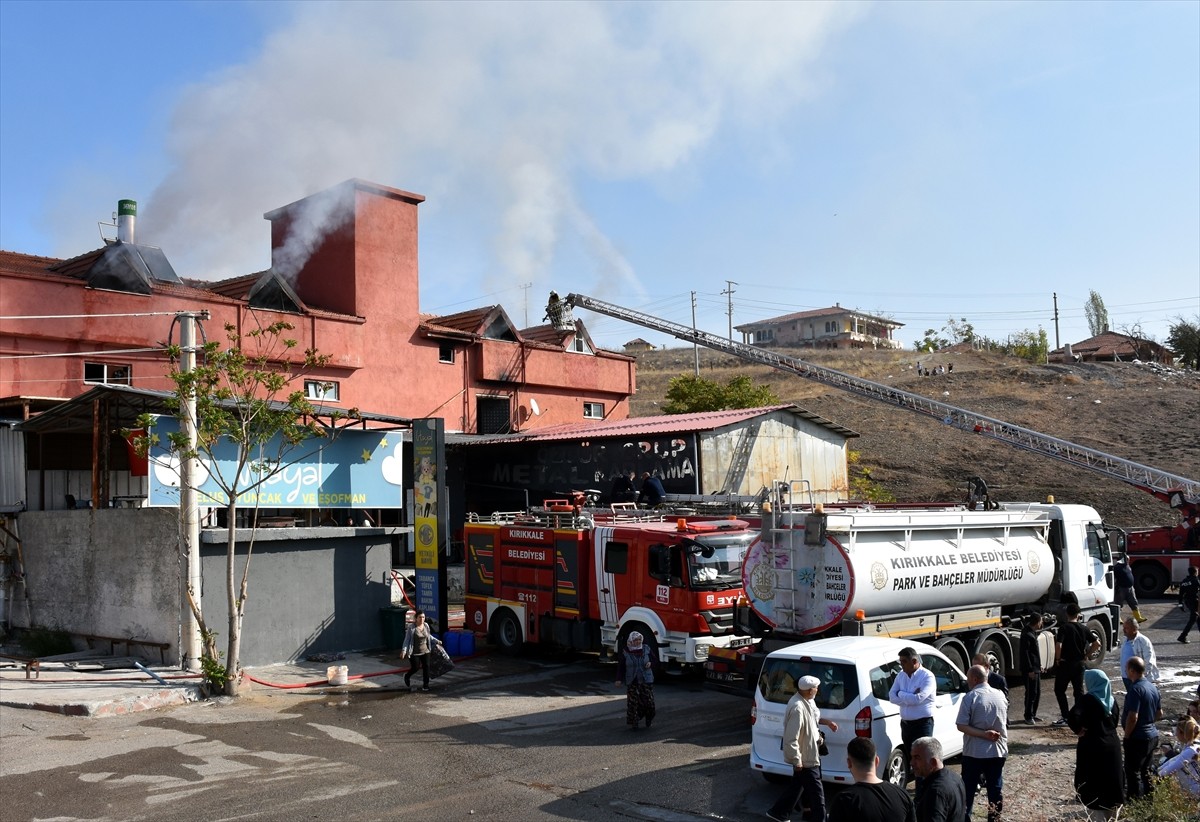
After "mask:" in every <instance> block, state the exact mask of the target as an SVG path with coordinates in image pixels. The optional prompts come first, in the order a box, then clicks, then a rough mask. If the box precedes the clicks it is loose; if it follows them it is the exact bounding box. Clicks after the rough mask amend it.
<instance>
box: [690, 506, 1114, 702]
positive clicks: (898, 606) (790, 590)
mask: <svg viewBox="0 0 1200 822" xmlns="http://www.w3.org/2000/svg"><path fill="white" fill-rule="evenodd" d="M766 507H768V508H770V509H771V510H764V512H763V520H762V530H761V532H760V535H759V539H758V540H756V541H755V542H754V543H752V544H751V546H750V548H749V549H748V551H747V554H746V560H745V563H744V566H743V571H742V582H743V588H744V590H745V599H744V600H743V601H742V602H741V603H740V604H739V607H738V609H737V618H736V620H735V623H736V625H737V629H738V630H739V631H740V632H742V633H745V634H746V635H749V636H753V637H755V638H758V641H757V642H756V643H754V644H752V645H749V646H744V647H741V648H736V649H734V648H729V649H713V652H712V653H711V654H710V656H709V660H708V662H707V663H706V666H705V667H706V675H707V677H708V679H709V681H710V682H713V683H716V684H725V685H727V686H730V687H734V688H737V687H740V686H746V687H749V686H750V685H752V683H753V682H754V680H755V678H756V676H757V670H758V668H759V667H760V666H761V662H762V658H763V657H765V655H766V654H767V653H769V652H770V651H772V650H774V649H775V648H778V647H783V646H784V645H789V644H792V643H795V642H803V641H805V640H808V639H816V638H818V637H825V636H838V635H841V636H845V635H857V636H889V637H898V638H904V639H913V640H919V641H921V642H926V643H929V644H931V645H933V646H934V647H936V648H938V649H940V650H941V651H942V652H943V653H945V654H946V656H948V657H949V658H950V659H952V660H954V661H955V662H956V663H957V664H958V665H959V667H961V668H962V669H963V670H966V668H967V665H968V663H969V661H970V659H971V657H972V656H973V655H975V654H977V653H982V654H984V655H985V656H987V657H988V661H989V663H990V664H991V667H992V668H993V669H994V670H996V671H999V672H1001V673H1005V672H1008V671H1010V670H1011V669H1012V668H1013V666H1014V665H1015V664H1016V663H1017V661H1018V658H1019V657H1018V653H1019V650H1020V645H1019V643H1020V635H1021V631H1022V628H1023V627H1024V625H1025V622H1026V620H1027V619H1028V618H1029V615H1030V614H1032V613H1035V612H1036V613H1042V614H1045V615H1046V617H1047V626H1048V627H1049V626H1053V625H1054V624H1055V623H1056V622H1058V621H1059V620H1061V619H1063V618H1064V617H1063V614H1064V611H1065V608H1066V606H1067V605H1068V604H1069V603H1072V602H1074V603H1077V604H1078V605H1079V607H1080V609H1081V610H1082V612H1083V619H1084V621H1085V622H1086V623H1087V625H1088V627H1089V629H1090V630H1091V631H1092V632H1093V633H1094V634H1095V635H1096V637H1097V638H1099V639H1100V640H1101V646H1100V650H1099V651H1098V652H1097V653H1096V654H1094V655H1093V657H1092V659H1091V660H1089V664H1090V665H1093V666H1094V665H1098V664H1100V662H1101V661H1102V660H1103V658H1104V654H1105V652H1106V651H1107V650H1108V649H1110V648H1113V647H1114V646H1115V644H1116V641H1117V629H1118V627H1119V618H1118V614H1119V608H1118V607H1117V606H1116V605H1113V604H1112V595H1113V587H1112V583H1113V575H1112V557H1111V552H1110V550H1109V543H1108V535H1107V533H1106V532H1105V530H1104V526H1103V524H1102V522H1101V519H1100V515H1099V514H1097V513H1096V511H1095V510H1094V509H1092V508H1089V507H1087V506H1083V505H1055V504H1053V503H1047V504H1036V503H1005V504H999V505H990V506H989V507H987V508H986V509H985V510H979V509H977V508H975V506H973V505H970V504H964V505H959V506H940V507H931V508H929V509H914V508H911V507H906V508H903V509H895V510H888V509H886V508H878V507H872V506H863V507H851V506H843V507H836V508H832V509H831V508H829V507H825V508H823V507H822V506H819V505H818V506H814V507H812V508H809V509H807V510H798V509H792V508H791V507H790V506H788V505H787V504H786V503H783V502H782V496H781V497H780V502H779V503H777V504H775V505H771V506H766ZM1041 641H1042V644H1043V649H1044V651H1046V652H1048V653H1043V659H1048V660H1049V661H1050V662H1052V661H1053V650H1052V649H1053V645H1052V642H1053V639H1052V638H1051V635H1050V632H1049V631H1046V632H1044V634H1043V636H1042V640H1041Z"/></svg>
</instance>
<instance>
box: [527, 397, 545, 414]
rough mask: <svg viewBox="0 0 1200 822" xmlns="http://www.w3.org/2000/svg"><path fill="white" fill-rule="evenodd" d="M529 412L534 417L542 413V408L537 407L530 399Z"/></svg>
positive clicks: (535, 402) (534, 401)
mask: <svg viewBox="0 0 1200 822" xmlns="http://www.w3.org/2000/svg"><path fill="white" fill-rule="evenodd" d="M529 411H530V413H532V414H533V415H534V416H535V417H536V416H538V415H540V414H541V413H542V407H541V406H540V405H538V401H537V400H535V399H533V398H532V397H530V398H529Z"/></svg>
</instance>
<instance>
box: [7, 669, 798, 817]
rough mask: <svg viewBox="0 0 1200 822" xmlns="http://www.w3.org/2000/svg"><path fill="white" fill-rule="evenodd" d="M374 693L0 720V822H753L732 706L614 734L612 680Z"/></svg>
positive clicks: (689, 685) (690, 684)
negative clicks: (474, 821) (470, 821)
mask: <svg viewBox="0 0 1200 822" xmlns="http://www.w3.org/2000/svg"><path fill="white" fill-rule="evenodd" d="M524 667H525V670H524V671H523V672H521V673H516V674H512V675H507V676H501V677H497V678H492V679H488V680H484V681H479V682H473V683H466V684H463V685H461V686H453V687H449V688H439V687H438V685H439V683H436V682H435V683H434V685H435V688H434V690H433V691H431V692H430V693H421V692H416V693H412V694H409V693H400V694H395V693H392V694H373V695H346V694H327V695H325V696H323V697H319V698H313V695H312V694H305V695H299V696H298V695H294V694H295V693H296V692H286V693H283V694H280V695H272V696H269V697H266V698H256V699H253V700H240V701H238V702H237V703H236V704H230V703H225V704H221V703H214V702H209V703H200V704H194V705H188V706H185V707H181V708H176V709H172V710H169V711H164V712H149V713H143V714H137V715H131V716H127V717H116V718H109V719H103V720H95V719H78V718H70V717H62V716H57V715H53V714H45V713H41V712H36V711H13V710H7V711H5V712H4V715H3V716H2V717H0V773H2V774H3V776H0V803H2V807H3V811H2V813H0V816H2V817H3V818H4V819H5V820H12V822H16V820H33V819H40V820H45V819H89V820H142V819H170V820H190V819H197V820H200V819H203V820H223V819H239V820H245V819H255V820H275V819H321V820H337V819H362V820H368V819H401V818H403V819H429V820H440V819H461V818H466V817H471V816H474V817H475V818H482V819H500V820H538V819H578V820H611V819H650V820H666V822H672V821H673V820H681V821H682V820H693V819H760V818H762V810H763V809H764V808H765V807H767V805H768V804H769V803H770V802H771V801H772V799H773V798H774V794H775V791H776V790H777V789H776V788H774V787H772V786H769V785H767V783H766V782H764V781H763V780H762V779H761V778H760V777H757V776H755V775H753V774H750V773H749V772H748V769H747V765H746V763H747V745H746V743H747V741H748V739H749V725H748V716H749V702H748V701H747V700H746V699H744V698H741V697H736V696H731V695H728V694H722V693H716V692H712V691H708V690H704V689H702V688H701V687H700V685H699V683H697V682H695V681H687V680H683V681H668V682H665V683H662V684H660V685H659V686H658V687H657V689H656V693H657V698H658V705H659V716H658V718H657V719H656V721H655V725H654V727H653V728H652V729H649V730H646V729H642V730H640V731H636V732H635V731H631V730H629V729H628V728H627V727H626V726H625V724H624V696H623V693H624V692H623V689H619V688H617V687H615V686H614V685H613V683H612V680H613V670H614V669H613V666H611V665H605V664H603V663H600V662H598V661H597V660H595V658H586V657H585V658H582V659H579V660H575V661H573V662H571V663H547V662H539V661H536V660H532V661H530V663H529V665H527V666H524Z"/></svg>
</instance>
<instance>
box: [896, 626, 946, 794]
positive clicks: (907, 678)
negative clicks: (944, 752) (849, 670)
mask: <svg viewBox="0 0 1200 822" xmlns="http://www.w3.org/2000/svg"><path fill="white" fill-rule="evenodd" d="M899 659H900V673H899V674H897V675H896V681H895V682H893V683H892V687H891V689H889V690H888V700H889V701H890V702H891V703H892V704H893V705H897V706H899V708H900V747H901V748H902V749H903V750H904V762H905V765H906V766H907V767H910V773H911V766H908V763H909V762H910V761H911V758H910V754H911V751H912V744H913V742H914V741H916V740H918V739H920V738H921V737H923V736H933V700H934V697H936V696H937V682H935V681H934V679H933V674H931V673H930V672H929V669H928V668H925V667H924V666H922V665H921V655H920V654H918V653H917V652H916V649H914V648H901V649H900V654H899Z"/></svg>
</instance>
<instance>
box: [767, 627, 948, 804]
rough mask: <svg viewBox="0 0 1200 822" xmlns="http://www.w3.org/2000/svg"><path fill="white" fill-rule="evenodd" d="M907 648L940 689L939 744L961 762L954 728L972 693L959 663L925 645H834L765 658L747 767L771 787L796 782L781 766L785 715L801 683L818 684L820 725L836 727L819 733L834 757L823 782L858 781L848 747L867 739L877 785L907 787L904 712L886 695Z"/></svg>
mask: <svg viewBox="0 0 1200 822" xmlns="http://www.w3.org/2000/svg"><path fill="white" fill-rule="evenodd" d="M906 647H911V648H914V649H915V650H916V651H917V653H919V654H920V655H921V663H922V664H923V665H924V666H925V667H926V668H928V669H929V671H930V672H931V673H932V674H933V678H934V679H935V680H936V681H937V698H936V700H935V702H934V723H933V733H934V736H936V737H937V738H938V740H940V741H941V743H942V750H943V751H944V753H945V756H946V757H951V756H957V755H958V754H961V753H962V744H963V738H962V734H961V733H960V732H959V731H958V729H957V728H956V727H955V724H956V723H955V720H956V719H957V718H958V707H959V705H960V704H961V702H962V699H963V696H964V695H965V694H966V692H967V678H966V676H965V675H964V674H963V673H962V671H960V670H959V669H958V668H956V667H955V666H954V663H952V662H951V661H950V660H949V659H947V658H946V657H945V656H944V655H943V654H942V653H941V652H940V651H938V650H936V649H935V648H933V647H932V646H930V645H926V644H924V643H921V642H911V641H907V640H901V639H891V638H887V637H834V638H831V639H818V640H813V641H812V642H802V643H799V644H797V645H791V646H789V647H787V648H781V649H779V650H777V651H773V652H772V653H771V654H769V655H768V656H767V658H766V661H765V662H764V663H763V667H762V673H761V674H760V675H759V678H758V684H757V686H756V687H755V690H754V706H753V707H752V708H751V713H750V721H751V724H752V726H753V728H752V734H751V745H750V767H751V768H752V769H754V770H756V771H759V772H761V773H762V774H763V776H765V777H766V778H767V779H772V780H773V779H775V778H776V777H790V776H791V773H792V766H791V765H789V764H788V763H787V762H785V761H784V759H783V718H784V712H785V710H786V709H787V703H788V700H790V699H791V698H792V695H793V694H794V693H795V692H796V689H795V680H796V678H797V677H801V676H809V675H811V676H815V677H817V678H818V679H820V680H821V687H820V689H819V690H818V691H817V706H818V707H819V708H820V709H821V718H822V719H832V720H833V721H834V722H836V723H837V724H838V729H837V731H835V732H831V731H830V730H829V729H828V728H825V727H822V730H823V731H824V732H825V739H826V742H827V744H828V746H829V753H828V754H826V755H825V756H823V757H821V773H822V776H823V778H824V780H825V781H826V782H836V783H847V784H848V783H851V782H853V781H854V778H853V777H852V776H851V774H850V770H849V769H848V768H847V766H846V746H847V744H849V742H850V740H851V739H852V738H854V737H855V736H866V737H870V738H871V740H872V741H873V742H874V743H875V748H876V750H877V751H879V769H880V773H879V776H880V778H881V779H885V780H887V781H889V782H894V783H896V784H897V785H904V783H905V781H906V779H907V773H908V767H909V764H908V763H907V762H905V761H904V756H903V754H902V753H901V750H900V708H899V706H898V705H895V704H893V703H892V702H890V701H889V700H888V690H889V689H890V688H891V687H892V682H894V681H895V679H896V676H897V674H899V673H900V663H899V661H898V658H897V657H898V655H899V652H900V649H901V648H906Z"/></svg>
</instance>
